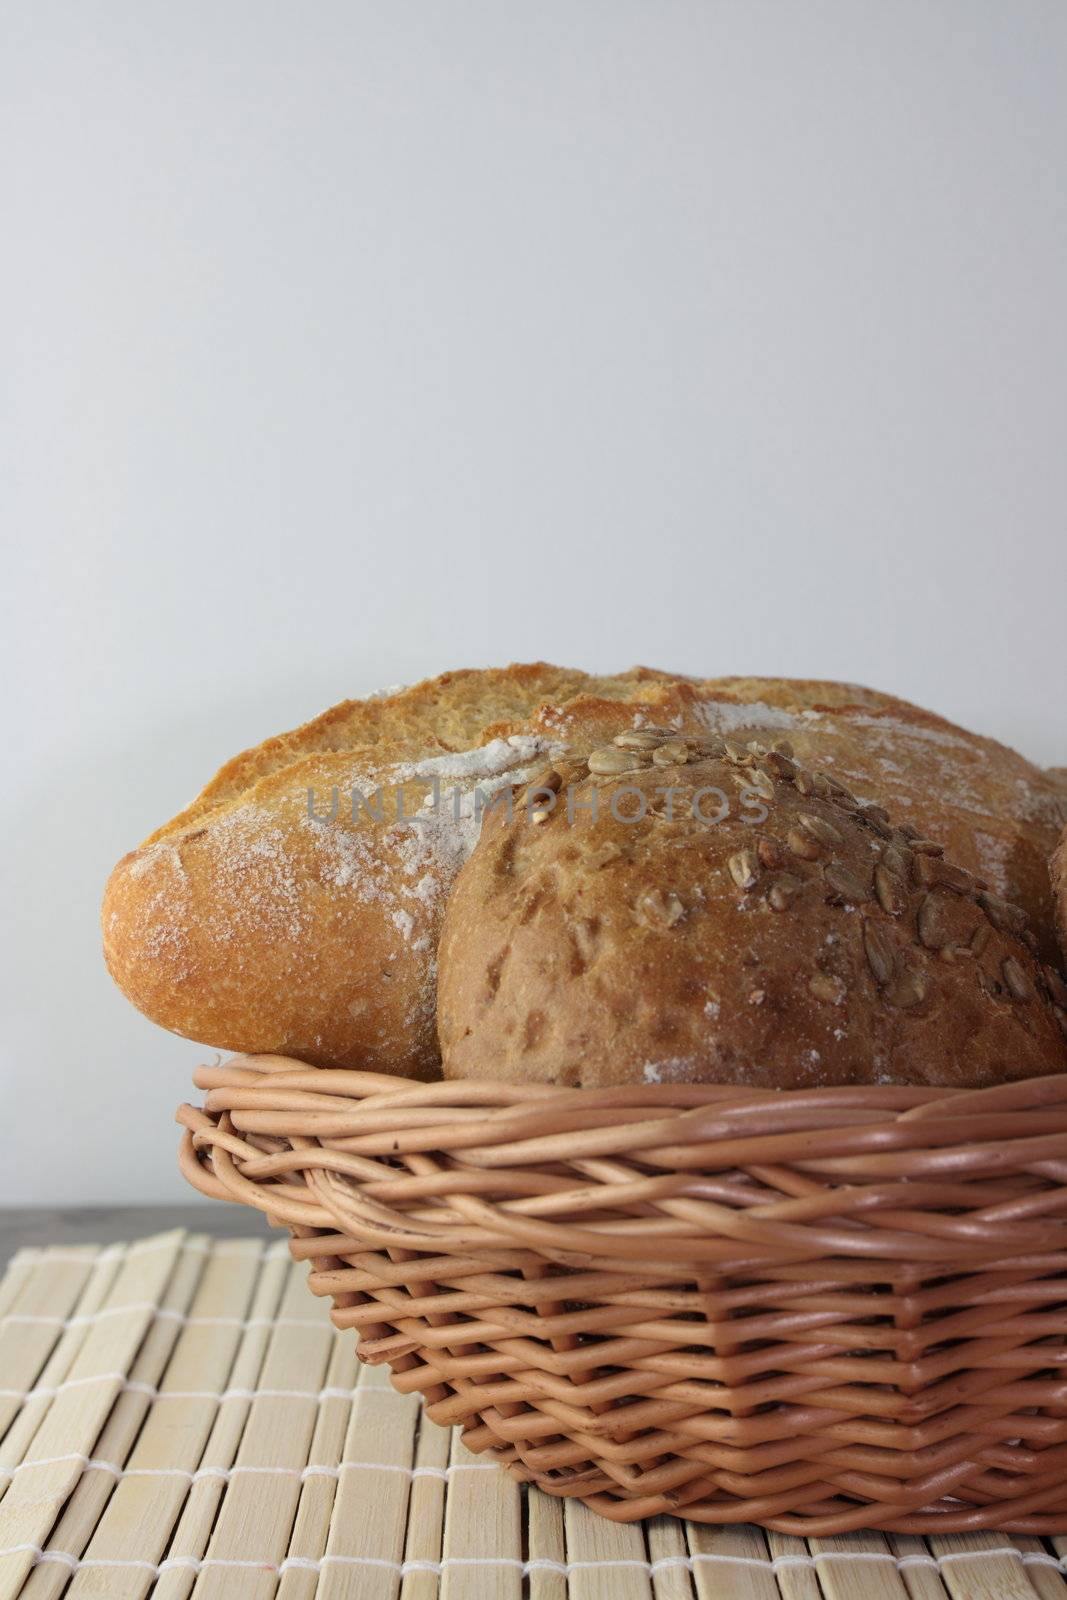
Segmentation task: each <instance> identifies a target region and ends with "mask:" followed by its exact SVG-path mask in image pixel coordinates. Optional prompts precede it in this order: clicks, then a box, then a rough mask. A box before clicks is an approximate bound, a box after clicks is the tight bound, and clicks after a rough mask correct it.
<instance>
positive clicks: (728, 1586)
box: [686, 1522, 781, 1600]
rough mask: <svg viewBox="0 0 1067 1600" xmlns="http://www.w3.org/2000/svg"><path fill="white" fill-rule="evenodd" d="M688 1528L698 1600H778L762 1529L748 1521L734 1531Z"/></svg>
mask: <svg viewBox="0 0 1067 1600" xmlns="http://www.w3.org/2000/svg"><path fill="white" fill-rule="evenodd" d="M686 1527H687V1531H688V1535H689V1550H690V1554H691V1555H692V1557H693V1581H694V1585H695V1588H696V1592H697V1596H698V1600H779V1595H780V1593H781V1591H780V1590H779V1588H778V1584H777V1581H776V1579H775V1576H774V1569H773V1567H772V1566H771V1564H770V1556H769V1554H768V1551H767V1542H766V1539H765V1538H764V1535H763V1531H762V1529H760V1528H754V1527H752V1526H751V1525H750V1524H749V1523H747V1522H746V1523H738V1524H737V1526H735V1527H731V1528H715V1527H711V1526H709V1525H708V1524H706V1523H699V1522H690V1523H687V1524H686ZM708 1558H710V1559H708Z"/></svg>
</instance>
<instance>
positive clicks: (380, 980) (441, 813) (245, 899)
mask: <svg viewBox="0 0 1067 1600" xmlns="http://www.w3.org/2000/svg"><path fill="white" fill-rule="evenodd" d="M649 722H652V723H663V724H668V725H670V726H672V727H678V728H684V729H686V730H689V731H692V732H700V731H706V730H711V729H716V728H718V729H722V730H730V731H731V733H732V734H735V735H737V737H739V738H740V737H743V736H747V737H757V736H761V735H765V734H766V733H768V732H772V733H774V734H776V735H777V736H787V737H788V738H789V739H790V740H791V742H792V743H793V745H794V746H795V748H796V749H797V751H798V755H800V756H801V757H802V758H803V759H807V752H809V751H815V750H818V753H819V759H821V760H822V761H823V763H824V765H826V767H827V768H828V770H831V771H833V772H834V773H836V774H839V775H840V776H841V777H842V779H843V781H845V782H846V783H848V784H849V785H851V786H852V787H853V788H855V789H856V791H857V793H859V794H861V796H867V795H869V796H871V797H874V796H877V795H884V796H885V797H886V803H887V804H891V805H892V807H893V808H894V810H895V811H896V812H897V814H898V815H900V816H902V817H907V818H908V819H909V820H911V821H912V822H913V823H914V824H915V826H917V827H918V828H919V829H920V830H921V831H923V832H925V833H928V834H930V835H931V836H932V837H933V838H935V839H938V840H940V841H942V842H944V843H945V844H946V845H947V846H948V847H949V849H950V850H951V852H952V854H953V855H954V857H955V858H956V859H958V860H959V861H960V862H961V863H962V864H964V865H966V866H969V867H971V868H973V869H974V870H976V871H978V872H980V873H981V874H982V875H983V876H985V877H987V878H988V879H989V881H990V882H991V883H992V884H993V885H994V887H995V888H996V889H997V890H998V892H1001V893H1003V894H1004V895H1005V896H1007V897H1008V898H1012V899H1016V900H1018V901H1019V902H1020V903H1021V904H1022V905H1023V906H1025V907H1026V909H1027V910H1028V912H1029V913H1030V916H1031V920H1032V925H1033V927H1034V931H1035V934H1036V936H1037V937H1038V939H1039V941H1041V942H1042V944H1043V946H1044V948H1045V950H1046V952H1047V951H1048V950H1049V949H1050V948H1051V944H1052V939H1053V921H1052V901H1051V893H1050V886H1049V881H1048V869H1047V862H1048V858H1049V855H1050V854H1051V851H1052V849H1053V847H1054V844H1055V840H1056V838H1057V837H1058V834H1059V831H1060V829H1061V827H1062V826H1063V825H1064V824H1065V823H1067V792H1065V790H1064V787H1063V786H1062V784H1060V783H1057V782H1056V781H1055V780H1053V779H1052V778H1050V777H1048V776H1047V775H1045V774H1043V773H1041V772H1040V771H1039V770H1038V769H1037V768H1035V767H1033V766H1031V765H1030V764H1029V763H1028V762H1026V761H1024V760H1023V758H1022V757H1020V756H1017V755H1015V753H1014V752H1012V751H1010V750H1006V749H1005V748H1004V747H1003V746H1000V745H996V744H994V743H993V742H992V741H990V740H983V739H980V738H978V737H977V736H976V735H973V734H968V733H966V732H965V731H964V730H962V729H957V728H954V727H953V726H952V725H951V724H949V723H946V722H943V721H942V720H941V719H940V718H937V717H934V716H932V715H931V714H930V713H927V712H923V711H920V710H919V709H918V708H916V707H913V706H909V705H908V704H907V703H906V702H903V701H899V700H896V699H894V698H893V697H891V696H887V695H882V694H878V693H877V692H875V691H872V690H865V689H862V688H859V687H858V686H854V685H844V684H827V683H818V682H806V681H796V680H794V681H790V680H775V679H736V678H734V679H709V680H703V681H701V680H696V679H691V678H682V677H679V676H676V675H671V674H668V673H663V672H658V671H656V670H654V669H651V668H635V669H633V670H632V671H631V672H628V673H622V674H619V675H616V676H614V677H593V676H590V675H588V674H585V673H581V672H578V671H575V670H572V669H569V668H559V667H553V666H549V665H547V664H545V663H535V664H533V665H526V666H515V667H508V668H502V669H492V670H487V671H464V672H452V673H445V674H443V675H442V676H441V677H439V678H435V679H431V680H428V681H427V682H425V683H422V684H417V685H415V686H414V687H412V688H410V689H404V690H400V691H396V692H393V693H390V694H386V695H384V696H376V697H370V698H368V699H364V700H357V701H346V702H344V703H343V704H342V705H340V706H336V707H333V708H332V709H331V710H330V711H327V712H325V713H323V715H322V716H320V717H317V718H315V719H314V720H313V721H312V722H309V723H307V724H305V725H304V726H303V727H302V728H298V729H296V730H294V731H293V732H291V733H287V734H282V735H279V736H278V737H276V738H273V739H269V740H267V741H266V742H265V743H264V744H262V745H260V746H257V747H256V748H255V749H253V750H250V751H246V752H244V753H243V754H242V755H240V756H238V757H235V758H234V760H232V761H230V762H228V763H227V765H226V766H224V767H223V768H222V769H221V771H220V772H219V773H218V774H217V775H216V777H215V778H214V779H212V781H211V782H210V783H209V784H208V785H207V787H206V788H205V789H204V791H203V792H202V794H201V795H200V796H199V797H198V799H197V800H196V801H194V802H193V804H192V805H191V806H189V807H187V808H186V810H185V811H183V812H182V813H180V814H179V815H178V816H177V817H175V818H174V819H172V821H171V822H169V823H166V824H165V825H164V826H163V827H161V828H159V829H158V830H157V831H156V832H155V833H153V834H152V835H150V836H149V838H148V839H147V840H146V841H145V843H144V844H143V845H142V846H141V847H140V848H139V849H138V850H135V851H133V852H131V853H130V854H129V855H127V856H125V857H123V859H122V860H121V861H120V862H119V863H118V865H117V866H116V868H115V870H114V872H113V873H112V876H111V878H110V880H109V883H108V886H107V890H106V894H105V900H104V908H103V932H104V949H105V954H106V958H107V961H108V965H109V967H110V969H111V972H112V974H113V976H114V977H115V979H116V981H117V982H118V984H119V985H120V987H121V988H122V989H123V990H124V991H125V993H126V994H127V995H128V996H129V998H130V999H131V1000H132V1001H133V1002H134V1004H136V1005H137V1006H139V1007H140V1009H141V1010H142V1011H144V1012H145V1013H146V1014H147V1015H148V1016H149V1017H151V1018H152V1019H153V1020H154V1021H156V1022H158V1023H160V1024H161V1025H162V1026H164V1027H167V1028H170V1029H172V1030H173V1031H174V1032H177V1033H182V1034H185V1035H186V1036H188V1037H190V1038H194V1039H197V1040H199V1041H200V1042H202V1043H205V1044H209V1045H212V1046H214V1047H217V1048H220V1049H234V1050H247V1051H266V1052H271V1051H279V1052H286V1053H291V1054H295V1055H298V1056H302V1057H304V1058H305V1059H307V1060H309V1061H312V1062H316V1063H321V1064H327V1065H339V1066H353V1067H361V1066H362V1067H368V1068H372V1069H373V1070H376V1071H394V1072H398V1073H402V1074H405V1075H408V1076H427V1075H433V1074H435V1073H436V1072H437V1070H438V1050H437V1043H436V1038H435V1028H434V994H435V979H436V949H437V943H438V938H439V933H440V926H441V918H442V915H443V909H444V904H445V901H446V899H447V896H448V894H449V892H450V889H451V885H452V883H453V881H454V878H455V875H456V873H457V872H458V870H459V868H460V866H461V865H462V864H463V862H464V860H466V858H467V856H468V855H469V854H470V851H471V850H472V848H473V846H474V843H475V840H476V837H477V831H478V827H479V824H480V818H479V817H478V816H476V815H475V806H474V796H473V790H474V788H475V786H477V787H479V788H481V789H482V790H483V792H490V793H491V792H492V791H493V790H494V789H495V788H497V787H498V786H499V785H501V784H512V783H515V784H519V783H522V782H524V781H526V779H528V778H529V777H530V775H531V773H532V772H533V771H534V770H535V769H536V768H537V767H538V766H539V765H540V766H544V765H546V764H547V763H548V762H549V761H551V760H553V759H555V758H557V757H558V756H559V755H560V754H561V747H565V748H566V749H569V750H570V751H571V752H573V753H575V754H578V755H581V754H583V753H587V752H588V751H589V750H591V749H592V748H593V747H594V746H596V745H598V744H601V743H603V742H604V741H605V740H607V739H610V738H611V737H612V736H613V735H614V734H616V733H618V732H620V731H623V730H625V729H630V728H633V727H634V726H641V725H642V724H647V723H649ZM434 763H437V764H438V765H437V770H436V773H435V770H434ZM435 775H436V776H437V778H438V780H439V782H440V783H441V785H442V787H443V789H444V790H445V791H446V792H448V791H450V790H451V789H452V788H456V789H458V790H459V791H460V792H461V796H465V798H464V799H462V800H461V804H460V814H459V816H458V817H457V816H455V815H454V814H453V811H452V807H451V804H450V803H448V804H446V805H445V807H444V808H443V810H438V811H437V812H436V813H434V814H427V813H426V812H425V810H424V811H423V812H422V813H421V816H420V815H419V814H420V808H421V807H424V806H425V804H426V802H427V801H432V791H431V785H432V782H433V778H434V776H435ZM379 785H381V786H382V787H383V789H384V790H385V792H386V795H387V796H388V799H389V804H388V805H387V807H386V813H387V814H386V816H385V818H384V820H381V819H379V818H376V817H373V816H371V815H370V814H369V813H367V812H366V810H364V809H362V808H359V807H357V809H356V813H355V815H353V812H352V805H351V800H352V795H353V792H354V791H359V792H361V793H364V794H372V793H373V792H374V790H375V789H376V788H377V787H378V786H379ZM335 788H336V790H337V791H338V808H337V814H336V815H335V816H331V810H332V807H331V798H332V793H333V790H334V789H335ZM309 789H311V790H312V791H313V792H314V796H315V810H316V815H317V817H318V818H319V820H318V821H312V820H311V819H310V818H309V817H308V814H307V795H308V790H309ZM398 794H401V795H402V797H403V806H404V816H403V819H402V820H400V821H398V820H397V818H396V814H395V813H396V802H397V796H398ZM416 816H418V817H419V820H412V819H413V817H416Z"/></svg>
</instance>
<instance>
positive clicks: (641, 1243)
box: [179, 1056, 1067, 1536]
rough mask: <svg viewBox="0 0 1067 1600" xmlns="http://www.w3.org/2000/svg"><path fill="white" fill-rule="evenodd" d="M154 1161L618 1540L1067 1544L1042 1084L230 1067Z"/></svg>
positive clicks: (1056, 1158)
mask: <svg viewBox="0 0 1067 1600" xmlns="http://www.w3.org/2000/svg"><path fill="white" fill-rule="evenodd" d="M196 1081H197V1084H198V1085H199V1087H200V1088H201V1089H203V1090H206V1091H207V1093H206V1098H205V1104H204V1109H203V1110H200V1109H197V1108H194V1107H192V1106H185V1107H183V1108H182V1110H181V1111H180V1112H179V1120H180V1121H181V1122H182V1123H183V1124H184V1126H185V1128H186V1133H185V1137H184V1139H183V1144H182V1155H181V1162H182V1168H183V1171H184V1172H185V1174H186V1176H187V1177H188V1178H189V1179H190V1181H191V1182H192V1183H194V1184H195V1185H196V1187H197V1188H199V1189H201V1190H202V1191H203V1192H204V1193H206V1194H209V1195H211V1196H213V1197H215V1198H224V1199H230V1200H237V1201H244V1202H247V1203H249V1204H251V1205H254V1206H257V1207H258V1208H259V1209H260V1210H262V1211H265V1212H266V1213H267V1214H268V1215H269V1216H270V1217H271V1218H272V1220H274V1221H276V1222H279V1223H283V1224H286V1225H288V1226H289V1227H290V1228H291V1230H292V1232H293V1234H294V1240H293V1251H294V1253H295V1254H296V1255H297V1256H298V1257H303V1258H305V1259H309V1260H311V1261H312V1263H313V1270H312V1273H311V1279H310V1282H311V1287H312V1289H313V1290H314V1291H315V1292H316V1293H318V1294H325V1295H331V1296H332V1297H333V1301H334V1313H333V1315H334V1321H335V1322H336V1323H337V1325H338V1326H340V1327H345V1328H348V1327H350V1328H354V1329H356V1330H357V1332H358V1334H359V1337H360V1355H361V1356H362V1358H363V1359H364V1360H365V1361H371V1362H388V1364H389V1366H390V1368H391V1369H392V1377H393V1382H394V1384H395V1386H396V1387H397V1388H398V1389H399V1390H401V1391H404V1392H410V1391H412V1390H419V1391H421V1392H422V1394H423V1395H424V1397H425V1402H426V1407H427V1410H428V1412H429V1415H430V1416H431V1417H432V1418H433V1420H434V1421H435V1422H439V1423H458V1424H460V1425H462V1428H463V1438H464V1442H465V1443H466V1444H467V1445H468V1446H469V1447H470V1448H471V1449H473V1450H489V1451H493V1452H494V1453H495V1454H496V1456H497V1458H498V1459H499V1460H500V1462H501V1463H502V1464H503V1465H505V1466H506V1467H507V1468H508V1470H509V1471H511V1472H512V1473H513V1474H515V1475H516V1476H517V1477H519V1478H521V1479H523V1480H526V1481H529V1482H531V1483H536V1484H537V1485H538V1486H539V1487H540V1488H541V1489H543V1490H546V1491H547V1492H548V1493H550V1494H556V1495H571V1494H573V1495H578V1496H580V1498H581V1499H583V1500H584V1501H585V1502H586V1503H587V1504H589V1505H591V1506H593V1507H594V1508H595V1509H596V1510H597V1511H599V1512H601V1513H603V1514H605V1515H607V1516H609V1517H612V1518H615V1519H616V1520H621V1521H632V1520H636V1519H638V1518H641V1517H645V1516H651V1515H654V1514H656V1513H659V1512H671V1513H677V1514H679V1515H684V1516H685V1517H687V1518H689V1519H691V1520H693V1521H697V1522H711V1523H720V1522H722V1523H725V1522H743V1521H749V1522H758V1523H762V1524H763V1525H765V1526H767V1527H772V1528H777V1529H779V1530H781V1531H783V1532H787V1533H795V1534H800V1535H814V1536H824V1535H829V1534H834V1533H840V1532H844V1531H847V1530H849V1529H856V1528H880V1529H885V1530H892V1531H896V1532H905V1533H921V1534H929V1533H932V1532H937V1533H941V1532H951V1531H964V1530H977V1529H999V1530H1001V1531H1004V1532H1015V1533H1037V1534H1044V1533H1050V1532H1055V1531H1062V1530H1065V1529H1067V1370H1065V1369H1067V1079H1065V1078H1044V1079H1034V1080H1031V1081H1030V1082H1026V1083H1017V1084H1011V1085H1005V1086H1003V1087H1001V1088H997V1089H990V1090H980V1091H979V1090H964V1091H959V1092H954V1093H949V1092H946V1091H943V1090H930V1089H907V1088H843V1089H819V1090H812V1091H804V1092H792V1093H777V1094H776V1093H774V1092H766V1091H754V1090H744V1089H738V1088H717V1087H712V1086H704V1085H667V1084H662V1085H652V1086H649V1087H632V1088H620V1089H610V1090H588V1089H565V1090H559V1089H553V1088H547V1087H544V1086H540V1085H515V1084H488V1083H474V1082H450V1083H430V1084H409V1083H407V1082H405V1081H404V1080H400V1079H396V1078H387V1077H381V1076H377V1075H374V1074H370V1073H358V1072H344V1071H333V1070H330V1071H328V1070H323V1069H316V1068H310V1067H306V1066H303V1065H301V1063H299V1062H296V1061H291V1060H288V1059H286V1058H284V1057H276V1056H259V1057H249V1056H245V1057H235V1058H234V1059H233V1060H231V1061H229V1062H227V1063H224V1064H223V1065H221V1066H218V1067H205V1068H201V1069H200V1071H199V1072H198V1073H197V1075H196Z"/></svg>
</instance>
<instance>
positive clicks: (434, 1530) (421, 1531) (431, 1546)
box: [400, 1413, 452, 1600]
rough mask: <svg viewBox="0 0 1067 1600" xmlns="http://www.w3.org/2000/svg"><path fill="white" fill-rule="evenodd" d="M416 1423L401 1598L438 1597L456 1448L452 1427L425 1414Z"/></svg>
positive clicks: (411, 1599)
mask: <svg viewBox="0 0 1067 1600" xmlns="http://www.w3.org/2000/svg"><path fill="white" fill-rule="evenodd" d="M416 1422H417V1427H418V1434H417V1437H416V1442H415V1476H414V1477H413V1478H412V1480H411V1494H410V1497H409V1499H408V1526H407V1537H406V1540H405V1543H404V1567H405V1571H404V1575H403V1578H402V1580H401V1584H400V1600H437V1594H438V1590H439V1587H440V1582H439V1576H438V1569H439V1565H440V1561H441V1552H442V1549H443V1546H444V1533H445V1495H446V1493H447V1480H446V1478H445V1473H446V1471H447V1469H448V1461H449V1456H450V1454H451V1450H452V1430H451V1429H450V1428H439V1427H438V1426H437V1424H436V1423H435V1422H431V1421H430V1420H429V1418H428V1417H427V1416H426V1415H425V1413H422V1414H421V1415H419V1416H418V1417H417V1419H416Z"/></svg>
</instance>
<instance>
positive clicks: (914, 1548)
mask: <svg viewBox="0 0 1067 1600" xmlns="http://www.w3.org/2000/svg"><path fill="white" fill-rule="evenodd" d="M885 1540H886V1545H887V1546H888V1548H889V1549H890V1550H891V1551H892V1553H893V1555H894V1556H895V1557H896V1558H897V1571H898V1572H899V1573H900V1576H901V1579H902V1581H903V1584H904V1587H905V1589H906V1590H907V1592H908V1597H909V1600H949V1595H948V1590H947V1589H946V1588H945V1585H944V1584H943V1583H942V1582H941V1574H940V1572H939V1571H938V1569H937V1564H936V1563H937V1557H936V1556H935V1555H934V1553H933V1551H932V1550H931V1549H930V1546H929V1545H928V1544H927V1542H926V1540H925V1539H920V1538H918V1537H917V1536H916V1535H915V1534H910V1533H887V1534H886V1536H885Z"/></svg>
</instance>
